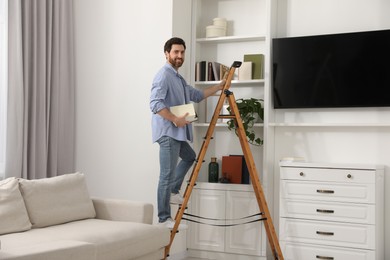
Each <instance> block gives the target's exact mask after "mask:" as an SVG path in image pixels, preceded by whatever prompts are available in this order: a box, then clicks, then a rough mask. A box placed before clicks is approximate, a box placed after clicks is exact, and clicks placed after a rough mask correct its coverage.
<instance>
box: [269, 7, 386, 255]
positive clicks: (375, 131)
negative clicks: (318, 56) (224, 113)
mask: <svg viewBox="0 0 390 260" xmlns="http://www.w3.org/2000/svg"><path fill="white" fill-rule="evenodd" d="M388 10H390V1H386V0H370V1H366V0H343V1H338V0H317V1H307V0H306V1H305V0H281V1H279V8H278V26H277V27H278V31H277V35H278V36H280V37H282V36H300V35H313V34H328V33H339V32H349V31H365V30H379V29H390V16H389V15H388V13H387V12H388ZM367 91H369V87H368V88H367ZM275 121H276V122H287V123H314V124H317V126H308V127H299V126H291V127H276V128H275V164H277V163H278V160H279V159H281V158H282V157H286V156H302V157H304V158H305V159H306V160H307V161H314V162H336V163H367V164H381V165H384V166H385V219H387V220H388V219H389V218H390V159H389V154H390V127H389V125H390V109H389V108H364V109H361V108H355V109H315V110H282V111H276V114H275ZM344 123H350V124H354V125H351V126H348V127H340V126H319V125H321V124H325V125H331V124H336V125H337V124H339V125H340V124H344ZM365 124H371V126H365ZM380 124H387V126H380ZM276 170H277V171H276V172H275V193H274V196H275V203H277V202H278V191H279V188H278V185H279V181H278V179H279V172H278V168H276ZM275 208H277V207H275ZM276 211H277V210H276ZM389 243H390V222H389V221H387V223H386V224H385V245H388V244H389ZM385 250H386V252H385V253H386V257H385V259H390V248H389V247H386V249H385Z"/></svg>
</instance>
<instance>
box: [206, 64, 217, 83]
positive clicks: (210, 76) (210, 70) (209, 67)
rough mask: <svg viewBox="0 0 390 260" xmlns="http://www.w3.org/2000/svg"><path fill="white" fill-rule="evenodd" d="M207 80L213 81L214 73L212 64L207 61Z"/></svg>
mask: <svg viewBox="0 0 390 260" xmlns="http://www.w3.org/2000/svg"><path fill="white" fill-rule="evenodd" d="M207 80H208V81H214V80H215V77H214V72H213V62H211V61H209V62H208V63H207Z"/></svg>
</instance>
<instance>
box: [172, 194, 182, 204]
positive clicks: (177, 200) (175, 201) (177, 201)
mask: <svg viewBox="0 0 390 260" xmlns="http://www.w3.org/2000/svg"><path fill="white" fill-rule="evenodd" d="M183 202H184V198H183V197H182V196H181V195H180V193H176V194H175V193H171V199H170V203H171V204H178V205H180V204H183Z"/></svg>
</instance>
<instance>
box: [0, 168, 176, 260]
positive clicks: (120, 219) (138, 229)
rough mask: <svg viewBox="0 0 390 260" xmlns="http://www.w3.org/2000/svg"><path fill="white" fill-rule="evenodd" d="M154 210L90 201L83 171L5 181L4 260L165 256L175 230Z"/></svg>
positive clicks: (0, 215) (0, 234)
mask: <svg viewBox="0 0 390 260" xmlns="http://www.w3.org/2000/svg"><path fill="white" fill-rule="evenodd" d="M152 219H153V206H152V205H151V204H148V203H141V202H131V201H125V200H107V199H91V198H90V196H89V194H88V190H87V186H86V184H85V178H84V175H83V174H82V173H71V174H65V175H61V176H57V177H52V178H46V179H39V180H26V179H17V178H8V179H5V180H3V181H0V243H1V244H0V246H1V247H0V259H18V260H22V259H23V260H24V259H26V260H27V259H28V260H42V259H47V260H57V259H58V260H69V259H72V260H90V259H102V260H103V259H104V260H115V259H126V260H127V259H137V260H141V259H142V260H158V259H163V258H164V248H165V246H166V245H167V244H168V243H169V237H170V230H169V229H167V228H163V227H159V226H157V225H152Z"/></svg>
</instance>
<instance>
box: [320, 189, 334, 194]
mask: <svg viewBox="0 0 390 260" xmlns="http://www.w3.org/2000/svg"><path fill="white" fill-rule="evenodd" d="M317 192H318V193H329V194H330V193H334V190H317Z"/></svg>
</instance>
